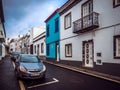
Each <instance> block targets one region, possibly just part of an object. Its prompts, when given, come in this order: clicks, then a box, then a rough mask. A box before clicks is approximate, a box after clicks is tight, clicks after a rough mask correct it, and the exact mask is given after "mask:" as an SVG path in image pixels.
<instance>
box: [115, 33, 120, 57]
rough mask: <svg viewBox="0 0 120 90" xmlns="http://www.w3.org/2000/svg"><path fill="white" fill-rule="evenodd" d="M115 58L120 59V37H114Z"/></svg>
mask: <svg viewBox="0 0 120 90" xmlns="http://www.w3.org/2000/svg"><path fill="white" fill-rule="evenodd" d="M114 58H115V59H118V58H119V59H120V35H117V36H114Z"/></svg>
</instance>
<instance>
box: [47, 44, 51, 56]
mask: <svg viewBox="0 0 120 90" xmlns="http://www.w3.org/2000/svg"><path fill="white" fill-rule="evenodd" d="M49 50H50V46H49V44H47V56H49V54H50V53H49Z"/></svg>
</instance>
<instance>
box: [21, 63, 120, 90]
mask: <svg viewBox="0 0 120 90" xmlns="http://www.w3.org/2000/svg"><path fill="white" fill-rule="evenodd" d="M45 65H46V66H47V73H46V79H45V80H32V81H29V80H28V81H26V80H23V83H24V85H25V87H26V89H27V90H120V84H117V83H113V82H110V81H106V80H103V79H99V78H96V77H92V76H88V75H84V74H81V73H77V72H74V71H70V70H67V69H64V68H60V67H57V66H54V65H50V64H47V63H45Z"/></svg>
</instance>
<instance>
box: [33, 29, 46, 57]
mask: <svg viewBox="0 0 120 90" xmlns="http://www.w3.org/2000/svg"><path fill="white" fill-rule="evenodd" d="M45 39H46V33H45V28H44V30H42V33H41V34H40V35H38V36H37V37H35V38H34V39H33V43H34V44H33V45H34V54H35V55H37V56H39V57H40V58H41V59H45V58H46V43H45Z"/></svg>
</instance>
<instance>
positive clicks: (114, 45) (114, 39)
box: [113, 35, 120, 59]
mask: <svg viewBox="0 0 120 90" xmlns="http://www.w3.org/2000/svg"><path fill="white" fill-rule="evenodd" d="M117 38H120V35H116V36H114V37H113V50H114V51H113V56H114V59H120V56H116V49H117V47H116V39H117Z"/></svg>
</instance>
